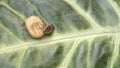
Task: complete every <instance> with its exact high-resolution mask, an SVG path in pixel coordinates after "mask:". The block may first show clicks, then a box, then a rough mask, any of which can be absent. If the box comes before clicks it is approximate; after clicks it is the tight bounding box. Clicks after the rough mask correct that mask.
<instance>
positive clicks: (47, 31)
mask: <svg viewBox="0 0 120 68" xmlns="http://www.w3.org/2000/svg"><path fill="white" fill-rule="evenodd" d="M53 31H54V26H53V25H52V24H50V25H47V26H45V29H44V31H43V33H44V34H45V35H48V34H51V33H52V32H53Z"/></svg>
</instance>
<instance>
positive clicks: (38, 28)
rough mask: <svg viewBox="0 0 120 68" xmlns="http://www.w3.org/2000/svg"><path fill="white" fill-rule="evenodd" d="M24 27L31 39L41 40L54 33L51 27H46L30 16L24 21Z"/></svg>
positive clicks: (38, 19)
mask: <svg viewBox="0 0 120 68" xmlns="http://www.w3.org/2000/svg"><path fill="white" fill-rule="evenodd" d="M25 26H26V28H27V30H28V32H29V34H30V35H31V36H32V37H33V38H41V37H43V36H44V35H48V34H51V33H52V32H53V31H54V26H53V25H46V24H44V23H43V22H42V20H41V19H40V18H39V17H37V16H30V17H28V18H27V19H26V22H25Z"/></svg>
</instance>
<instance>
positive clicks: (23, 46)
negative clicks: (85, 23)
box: [0, 31, 120, 54]
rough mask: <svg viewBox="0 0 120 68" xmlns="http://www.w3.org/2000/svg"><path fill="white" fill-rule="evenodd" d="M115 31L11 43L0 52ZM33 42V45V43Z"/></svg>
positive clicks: (111, 33) (114, 32)
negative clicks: (16, 43)
mask: <svg viewBox="0 0 120 68" xmlns="http://www.w3.org/2000/svg"><path fill="white" fill-rule="evenodd" d="M116 33H120V31H111V32H110V31H109V32H96V33H89V34H81V35H74V36H69V37H62V38H58V39H51V40H49V39H47V40H43V41H40V42H38V41H37V42H30V43H29V42H21V43H22V44H19V45H13V46H10V47H9V46H8V47H4V48H1V49H0V54H3V53H8V52H13V51H17V50H21V49H24V48H26V47H36V46H42V45H48V44H54V43H58V42H63V41H70V40H76V39H79V38H80V39H81V40H84V39H88V38H90V37H96V36H97V37H99V36H104V35H107V36H109V35H113V36H114V34H116ZM33 44H34V45H33Z"/></svg>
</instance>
